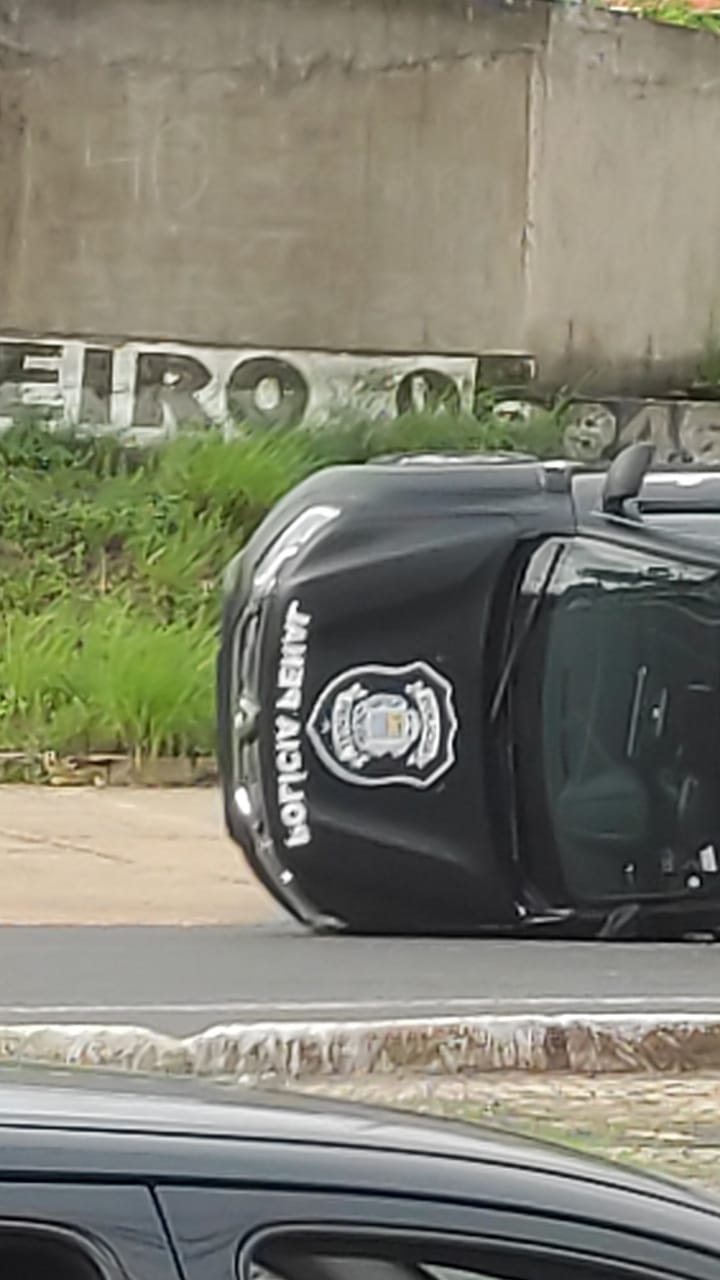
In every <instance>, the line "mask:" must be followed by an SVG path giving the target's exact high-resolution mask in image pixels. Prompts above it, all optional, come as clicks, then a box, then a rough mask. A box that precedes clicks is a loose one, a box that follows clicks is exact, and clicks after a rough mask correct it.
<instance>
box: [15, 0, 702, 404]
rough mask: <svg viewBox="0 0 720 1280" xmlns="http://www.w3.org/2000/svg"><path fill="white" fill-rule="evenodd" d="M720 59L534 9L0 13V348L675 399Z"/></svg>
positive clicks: (134, 6) (694, 44) (439, 2)
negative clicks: (214, 353)
mask: <svg viewBox="0 0 720 1280" xmlns="http://www.w3.org/2000/svg"><path fill="white" fill-rule="evenodd" d="M719 66H720V46H718V44H717V42H716V39H715V38H714V37H713V36H711V35H705V34H702V33H697V32H688V31H683V30H678V29H671V28H662V27H657V26H653V25H651V24H649V23H646V22H640V21H638V20H637V19H635V18H633V17H625V16H619V15H616V14H610V13H606V12H602V11H594V10H581V9H577V8H574V7H566V6H564V5H562V4H545V3H543V0H524V2H523V0H520V3H517V4H512V5H509V4H505V3H502V2H501V0H497V2H494V0H393V3H392V4H390V5H389V4H387V3H386V0H345V2H344V3H338V0H204V2H203V3H200V0H102V3H98V0H73V3H72V4H68V3H66V2H65V0H32V2H30V0H25V2H23V0H0V165H1V170H0V171H1V172H2V176H3V181H2V184H1V185H0V281H1V283H0V330H2V331H4V332H5V333H8V334H11V335H12V334H16V335H21V334H24V335H33V334H35V335H40V336H42V335H45V336H47V335H52V334H55V333H56V334H60V335H63V336H65V335H80V336H84V337H99V336H101V335H110V336H112V337H114V338H116V339H117V338H122V337H126V338H131V339H142V338H146V339H147V338H149V339H173V340H176V341H177V340H181V341H185V342H196V343H200V344H203V345H206V344H219V345H220V346H225V347H232V348H242V347H245V346H253V347H257V348H260V349H263V348H276V349H280V350H286V349H291V348H298V349H301V350H312V349H314V348H318V349H326V350H340V351H381V352H384V353H387V354H393V353H408V352H410V353H412V354H421V353H431V354H433V355H438V354H440V355H445V356H447V355H458V354H459V355H462V354H463V353H470V354H471V355H473V356H474V355H475V353H478V352H483V351H488V350H496V349H500V350H503V351H519V352H525V351H530V352H532V354H533V355H534V356H535V357H537V363H538V369H539V375H540V382H541V383H545V384H548V385H549V384H551V383H556V382H558V381H562V382H567V381H572V382H573V383H575V382H577V380H578V379H580V380H581V383H582V390H583V391H584V392H589V391H608V390H619V389H623V390H631V389H634V390H641V389H648V388H654V387H655V388H658V387H664V388H667V386H668V385H674V384H675V383H676V382H677V381H678V380H680V381H681V382H682V383H683V385H685V384H687V383H688V382H689V380H690V379H691V377H692V373H693V370H694V369H695V367H696V365H697V362H698V360H699V358H700V357H701V355H702V352H703V350H704V348H705V346H706V345H707V343H708V340H709V337H711V336H712V335H713V333H714V329H715V321H716V318H717V320H718V323H720V239H719V238H718V236H717V225H718V221H719V219H720V171H718V169H717V166H716V165H714V163H713V160H714V150H715V148H714V143H715V139H716V138H717V137H718V136H720V75H719V74H718V67H719ZM98 376H101V375H98ZM621 384H622V386H621Z"/></svg>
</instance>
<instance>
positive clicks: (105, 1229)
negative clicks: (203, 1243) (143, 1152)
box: [0, 1180, 178, 1280]
mask: <svg viewBox="0 0 720 1280" xmlns="http://www.w3.org/2000/svg"><path fill="white" fill-rule="evenodd" d="M12 1225H18V1226H22V1227H23V1228H25V1227H27V1228H28V1230H33V1229H36V1230H43V1229H47V1228H48V1227H52V1228H54V1229H55V1230H57V1229H60V1231H62V1232H68V1233H70V1235H72V1236H73V1237H74V1238H75V1240H76V1242H77V1244H78V1245H79V1246H80V1247H83V1246H84V1245H85V1246H86V1247H89V1249H90V1250H91V1252H93V1253H94V1254H95V1255H96V1257H97V1258H98V1259H99V1260H100V1262H101V1265H102V1264H103V1262H104V1261H107V1264H108V1266H107V1273H108V1280H114V1278H115V1277H123V1276H124V1277H132V1280H135V1277H137V1280H178V1270H177V1267H176V1264H175V1260H174V1257H173V1253H172V1249H171V1247H170V1242H169V1240H168V1237H167V1235H166V1233H165V1230H164V1227H163V1224H162V1219H161V1217H160V1214H159V1212H158V1209H157V1206H156V1204H155V1202H154V1200H153V1194H152V1191H151V1190H150V1189H149V1188H148V1187H142V1186H128V1185H120V1186H111V1185H106V1186H88V1185H86V1184H84V1183H78V1182H66V1181H62V1182H35V1181H33V1180H24V1181H22V1182H8V1181H0V1226H5V1227H7V1226H12Z"/></svg>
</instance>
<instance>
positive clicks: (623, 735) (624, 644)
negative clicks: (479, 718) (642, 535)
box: [516, 539, 720, 900]
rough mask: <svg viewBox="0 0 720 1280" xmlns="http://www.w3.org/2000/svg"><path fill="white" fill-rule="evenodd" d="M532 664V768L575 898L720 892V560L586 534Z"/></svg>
mask: <svg viewBox="0 0 720 1280" xmlns="http://www.w3.org/2000/svg"><path fill="white" fill-rule="evenodd" d="M523 662H524V663H525V671H526V672H527V677H528V678H527V680H525V681H524V683H523V675H524V673H523V672H521V679H520V684H519V686H518V698H517V701H516V705H517V707H518V716H519V717H522V721H523V723H522V724H520V723H519V725H518V738H519V741H520V747H519V752H518V756H519V760H520V772H521V773H522V774H523V777H525V776H527V774H528V773H529V772H530V771H532V772H533V773H534V774H535V775H536V776H541V777H542V779H543V784H544V786H543V790H544V796H541V797H540V806H541V808H544V809H545V812H546V813H547V814H548V819H549V823H550V826H551V839H552V841H553V843H554V845H555V847H556V849H557V852H558V854H559V858H560V861H561V863H562V866H563V869H564V873H565V879H566V883H567V884H568V886H569V888H570V890H571V891H572V894H573V897H574V898H576V899H577V898H580V899H593V898H595V899H598V900H600V899H613V898H622V897H624V896H628V897H635V896H642V895H655V896H657V895H679V894H686V893H687V894H691V895H693V896H695V897H699V898H702V897H703V896H706V895H711V896H712V895H715V894H717V893H720V875H719V874H718V873H719V872H720V842H719V841H718V833H719V832H720V799H719V797H720V793H719V792H718V787H717V771H716V761H717V759H718V756H719V755H720V573H719V572H718V570H717V569H716V568H713V567H709V566H704V565H702V564H694V563H692V562H690V561H683V560H675V559H672V558H669V557H667V556H665V555H663V554H657V553H655V552H653V551H652V550H645V551H642V552H641V551H637V550H634V549H632V548H630V547H627V546H623V545H620V544H617V543H610V542H608V543H604V542H601V541H599V540H595V539H576V540H574V541H573V542H572V543H570V544H568V547H567V549H566V552H565V554H564V556H563V558H562V560H561V561H560V563H559V565H558V567H557V569H556V572H555V574H554V577H553V579H552V581H551V583H550V586H549V589H548V590H547V593H546V596H545V598H544V601H543V606H542V610H541V613H540V617H539V621H538V625H537V626H536V627H535V629H534V631H533V634H532V637H531V639H530V641H529V643H528V645H527V646H526V652H525V655H524V658H523ZM532 707H537V709H538V711H539V716H536V717H534V718H535V719H536V720H537V721H538V723H535V724H533V725H532V726H530V725H529V723H528V722H529V720H530V719H533V715H532V712H528V708H532ZM531 728H532V732H530V730H531Z"/></svg>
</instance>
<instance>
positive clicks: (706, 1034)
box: [0, 1013, 720, 1083]
mask: <svg viewBox="0 0 720 1280" xmlns="http://www.w3.org/2000/svg"><path fill="white" fill-rule="evenodd" d="M11 1063H12V1064H17V1063H34V1064H40V1063H42V1064H51V1065H54V1066H60V1065H62V1066H82V1067H104V1068H113V1069H115V1070H124V1071H131V1072H140V1073H147V1072H151V1073H158V1074H164V1075H183V1076H201V1077H223V1078H227V1077H230V1078H232V1079H235V1080H242V1081H248V1082H250V1081H252V1082H256V1081H258V1082H259V1081H264V1080H265V1081H276V1082H282V1083H289V1082H292V1081H295V1080H301V1079H312V1078H320V1077H328V1078H335V1079H340V1078H343V1077H348V1076H351V1075H355V1074H358V1073H360V1074H363V1075H382V1074H387V1073H397V1072H400V1071H404V1072H410V1073H412V1072H423V1073H430V1074H438V1075H445V1076H447V1075H452V1074H456V1073H462V1072H468V1073H480V1072H498V1071H525V1072H533V1073H541V1072H576V1073H584V1074H587V1073H593V1074H599V1073H605V1072H641V1071H646V1072H647V1071H652V1072H669V1073H674V1074H679V1073H682V1072H688V1071H711V1070H715V1069H718V1068H720V1018H718V1019H717V1020H713V1019H712V1018H709V1017H708V1016H707V1015H697V1016H695V1017H693V1016H688V1017H684V1016H683V1017H681V1016H679V1015H677V1014H667V1015H660V1016H658V1015H655V1014H648V1015H637V1016H634V1017H632V1018H627V1017H625V1016H623V1015H619V1014H599V1015H589V1014H588V1015H583V1014H581V1013H578V1014H575V1015H566V1016H563V1017H547V1016H539V1015H538V1016H527V1017H513V1016H508V1017H491V1018H489V1017H476V1018H464V1019H456V1018H437V1019H431V1020H425V1019H423V1020H419V1019H418V1020H404V1021H398V1020H394V1021H385V1022H372V1023H368V1022H342V1023H339V1022H338V1023H331V1022H324V1023H322V1022H318V1023H307V1022H306V1023H252V1024H235V1025H229V1026H217V1027H211V1028H210V1029H208V1030H207V1031H204V1032H202V1033H200V1034H198V1035H194V1036H189V1037H186V1038H185V1039H178V1038H175V1037H173V1036H169V1035H164V1034H161V1033H159V1032H156V1031H151V1030H148V1029H145V1028H141V1027H120V1026H84V1025H83V1026H71V1025H54V1026H50V1025H42V1026H40V1025H33V1026H31V1025H15V1026H5V1027H0V1065H7V1064H11Z"/></svg>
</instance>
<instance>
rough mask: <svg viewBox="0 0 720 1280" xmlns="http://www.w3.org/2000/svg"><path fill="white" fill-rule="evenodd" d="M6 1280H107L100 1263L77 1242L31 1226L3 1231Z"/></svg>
mask: <svg viewBox="0 0 720 1280" xmlns="http://www.w3.org/2000/svg"><path fill="white" fill-rule="evenodd" d="M0 1276H2V1280H105V1273H104V1271H103V1270H101V1267H100V1266H99V1265H98V1263H97V1262H96V1261H95V1260H94V1259H92V1258H91V1257H90V1256H89V1254H87V1253H86V1252H85V1251H84V1250H83V1248H82V1247H81V1246H79V1245H77V1244H75V1243H69V1242H68V1241H66V1240H65V1239H63V1238H61V1237H60V1236H56V1235H54V1234H52V1233H50V1234H45V1233H41V1232H40V1231H37V1232H34V1231H32V1230H31V1229H22V1230H20V1229H15V1228H10V1229H6V1230H0Z"/></svg>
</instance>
